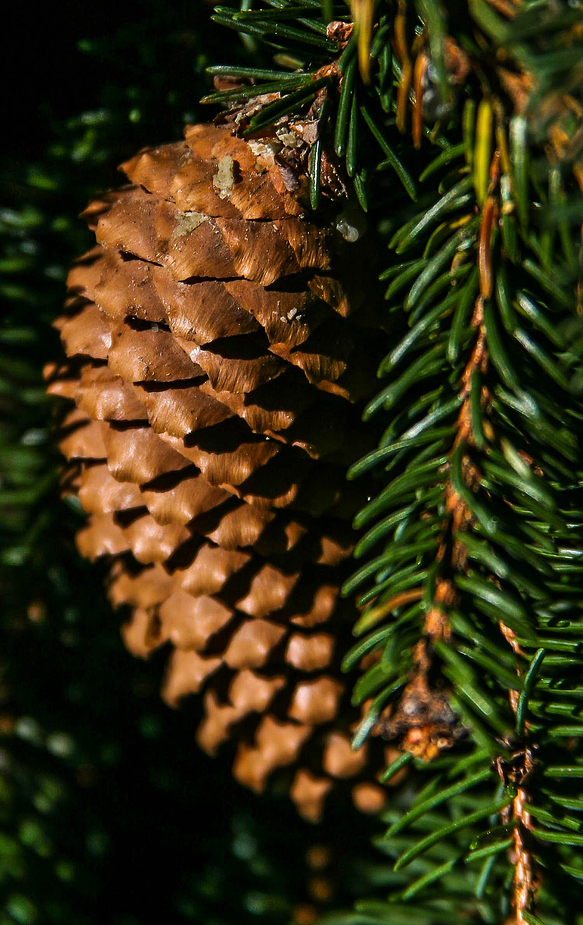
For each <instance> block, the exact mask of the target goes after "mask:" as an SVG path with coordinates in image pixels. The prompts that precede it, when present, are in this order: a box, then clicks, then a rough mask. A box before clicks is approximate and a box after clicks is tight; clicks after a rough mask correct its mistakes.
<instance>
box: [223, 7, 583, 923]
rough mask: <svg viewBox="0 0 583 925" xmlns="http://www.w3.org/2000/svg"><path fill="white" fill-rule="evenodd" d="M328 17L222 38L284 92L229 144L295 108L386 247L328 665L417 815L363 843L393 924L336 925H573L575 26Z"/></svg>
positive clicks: (240, 18) (369, 905)
mask: <svg viewBox="0 0 583 925" xmlns="http://www.w3.org/2000/svg"><path fill="white" fill-rule="evenodd" d="M318 6H319V4H318V3H317V2H315V0H314V2H313V3H308V2H307V0H306V2H305V3H302V4H301V5H299V6H298V5H297V4H294V5H292V3H291V2H290V3H285V2H283V0H277V2H276V0H273V2H270V3H268V4H266V5H265V6H263V5H262V6H261V8H254V9H253V10H249V11H247V9H246V8H244V9H243V11H242V12H234V11H232V10H230V11H229V10H228V9H226V8H218V9H217V12H216V19H217V21H220V22H222V23H223V24H225V25H229V26H230V27H231V28H235V29H238V30H241V31H244V32H245V33H246V34H248V35H251V36H256V37H259V36H260V37H261V38H262V39H263V40H264V41H265V42H267V43H269V44H272V45H276V47H277V48H278V49H279V58H280V60H282V58H283V56H282V52H285V54H286V55H290V54H291V55H292V56H293V58H292V61H290V66H292V64H293V66H295V67H296V68H298V67H301V68H302V73H303V76H302V73H300V74H298V75H297V76H295V75H296V73H297V72H296V71H294V74H293V75H291V76H290V77H286V76H284V75H283V74H282V73H281V72H274V73H271V74H267V73H265V74H264V73H259V72H258V73H257V74H256V75H255V76H256V77H257V78H260V79H261V81H265V82H263V83H262V82H260V81H259V80H258V81H257V83H256V84H255V86H256V87H257V88H258V89H257V90H256V91H255V92H257V93H259V92H261V93H263V94H267V93H271V92H277V93H278V94H279V97H280V98H278V99H277V100H276V101H275V102H267V97H265V98H264V99H263V100H261V97H260V98H259V99H260V100H261V102H262V104H263V105H261V106H260V107H259V108H257V109H256V110H255V111H254V112H253V114H252V117H251V119H250V121H249V123H248V128H247V131H248V132H249V133H252V132H253V131H254V130H256V129H258V128H260V127H262V126H265V124H266V123H267V122H268V121H269V120H272V121H274V120H276V119H278V118H281V116H282V115H283V114H284V113H285V112H286V111H289V112H291V113H295V115H296V118H297V113H298V107H300V111H301V107H302V106H303V107H307V106H311V109H310V111H309V115H310V116H311V117H312V118H317V119H318V120H319V137H320V142H319V145H315V146H314V149H313V155H312V165H311V167H312V177H313V178H314V179H313V183H314V184H316V183H317V179H316V178H318V177H319V176H320V167H319V166H318V161H317V159H318V157H321V151H322V150H325V149H326V145H327V144H328V145H330V143H331V139H332V138H333V144H334V149H335V152H336V155H337V156H338V157H341V158H344V160H345V163H346V171H347V173H348V175H349V177H351V178H352V180H353V184H354V190H355V193H356V196H357V197H358V200H359V202H360V204H361V205H362V207H363V208H365V209H368V211H369V215H370V220H371V221H372V222H375V223H376V224H377V227H378V232H379V234H380V235H381V236H386V237H387V238H388V242H387V243H388V249H389V254H388V259H387V264H386V268H385V269H384V271H383V272H382V275H381V279H384V280H385V281H386V283H387V289H386V295H385V297H386V303H387V308H386V311H387V316H388V317H389V318H390V319H391V321H392V331H391V335H390V349H389V352H388V354H387V356H386V358H385V360H384V361H383V362H382V363H381V366H380V368H379V376H380V377H381V378H382V379H383V380H384V384H383V388H382V389H381V391H380V392H379V394H378V396H377V398H375V400H374V401H373V402H371V403H370V405H369V407H368V409H367V412H366V417H367V418H372V417H373V416H374V417H375V418H376V419H377V420H378V419H379V418H380V419H382V421H383V424H384V427H385V430H384V435H383V437H382V439H381V442H380V445H379V448H378V449H377V450H376V451H374V452H373V453H371V454H369V455H368V456H367V457H366V458H365V459H363V460H361V461H360V462H359V463H358V464H357V465H355V466H353V468H352V470H351V472H350V474H349V475H350V477H352V478H358V477H359V476H360V475H361V474H363V473H364V472H373V473H375V474H376V477H377V479H378V483H379V491H378V494H377V495H376V496H375V497H373V498H371V500H370V502H369V503H368V504H367V506H366V507H365V508H364V509H363V510H362V511H361V513H360V515H359V516H358V517H357V519H356V524H355V525H356V527H357V528H360V529H363V530H364V531H365V532H364V535H363V536H362V538H361V539H360V542H359V543H358V546H357V549H356V558H357V560H358V565H359V567H358V569H357V571H356V572H355V574H354V575H353V577H352V579H351V580H350V581H348V582H347V584H346V587H345V593H346V594H347V595H348V594H353V593H356V594H357V599H358V603H359V605H360V606H361V608H362V616H361V618H360V620H359V621H358V624H357V625H356V627H355V633H356V635H357V636H358V637H359V638H358V642H357V644H356V645H355V646H354V648H353V650H352V651H351V652H349V653H348V654H347V656H346V659H345V666H346V668H353V667H354V666H357V665H359V664H361V663H362V662H363V659H364V663H365V664H366V666H367V667H366V670H365V671H364V673H363V675H362V677H361V678H360V680H359V682H358V683H357V685H356V688H355V692H354V700H355V702H356V703H363V704H366V705H368V712H367V716H366V718H365V720H364V721H363V723H362V724H361V727H360V729H359V731H358V732H357V734H356V736H355V744H359V743H361V742H362V741H363V740H364V739H365V737H366V736H367V735H369V734H370V733H371V731H376V732H377V734H378V732H381V733H384V734H385V735H387V736H389V737H391V738H394V737H399V738H400V739H401V741H402V742H403V746H404V749H405V751H404V752H403V755H402V756H401V758H399V759H398V760H397V762H396V763H395V765H394V766H393V767H391V768H389V769H388V770H387V772H386V778H387V779H388V778H390V776H391V775H392V774H393V773H394V772H395V771H396V770H398V769H400V768H401V767H403V766H404V765H405V764H407V763H409V764H411V765H412V767H413V768H414V769H416V772H417V773H416V774H415V776H414V777H413V779H414V780H415V781H417V780H418V787H419V791H418V792H417V793H416V795H415V797H414V798H413V799H412V803H411V805H410V806H409V807H408V809H407V811H406V812H404V813H403V812H397V811H396V810H391V812H390V813H389V814H388V815H387V818H386V821H387V822H388V823H389V829H388V831H387V833H386V836H384V837H383V838H382V839H381V840H380V842H379V846H380V847H381V850H383V851H384V852H385V853H386V854H388V856H389V857H391V858H392V859H394V861H395V872H394V877H393V883H392V891H391V895H390V897H389V903H388V904H384V903H381V902H379V901H377V900H373V901H370V902H366V901H363V902H361V903H360V904H359V905H358V906H357V912H356V913H355V914H354V915H352V914H351V915H348V916H344V917H340V918H338V917H335V916H333V917H332V918H331V921H333V922H338V923H339V922H346V923H349V922H350V923H360V922H362V923H365V922H371V923H372V922H379V923H380V922H389V921H390V922H392V923H394V922H400V921H403V922H405V921H407V922H420V923H421V922H423V923H427V925H429V923H435V922H440V921H446V920H447V919H448V918H450V917H451V915H452V910H453V911H454V915H456V916H459V915H460V914H463V915H464V916H465V917H466V918H467V919H468V920H470V921H485V922H492V923H494V922H502V921H506V920H507V919H508V920H510V919H509V918H508V917H509V916H510V917H511V919H512V921H516V922H523V921H527V922H531V923H536V922H539V921H542V920H544V921H545V922H546V923H551V922H557V923H558V922H562V921H567V920H571V918H573V916H574V915H575V912H576V910H577V908H578V902H577V896H578V890H579V882H580V880H581V877H582V874H583V864H582V862H581V859H580V855H579V853H578V852H577V847H578V846H581V845H582V844H583V834H582V833H583V818H582V817H581V810H582V809H583V804H582V803H581V800H580V796H579V780H580V775H582V774H583V770H582V769H583V763H582V757H581V749H580V744H579V740H580V736H581V731H582V727H581V720H580V698H581V694H582V691H583V688H582V687H581V684H580V673H581V652H580V646H581V642H580V636H581V596H580V595H581V591H580V589H581V555H582V545H581V476H580V457H581V446H580V440H581V437H580V434H581V423H580V422H581V414H582V411H583V404H582V402H581V393H582V386H583V379H582V371H583V369H582V362H581V346H582V343H583V341H582V333H583V331H582V327H581V320H580V303H579V302H578V297H579V289H578V287H579V284H580V268H581V260H580V221H581V216H582V208H581V206H582V199H581V160H580V156H581V155H580V151H581V115H582V112H583V110H582V108H581V104H582V102H583V100H582V96H581V92H582V89H583V84H582V78H583V72H582V71H581V67H580V60H581V52H582V47H581V44H582V38H583V32H582V28H583V17H582V14H581V11H580V9H579V8H578V6H574V7H571V8H570V7H567V6H563V5H558V4H550V3H548V4H545V3H540V2H537V3H523V4H519V5H517V6H514V5H512V4H506V3H504V2H497V3H492V4H489V3H486V2H482V0H474V2H472V3H470V4H468V5H467V6H466V5H465V4H454V3H451V4H450V3H445V2H443V3H436V2H419V3H417V4H414V3H411V2H408V3H405V2H401V3H398V4H387V5H384V4H377V5H373V4H372V3H370V4H368V3H366V2H365V0H361V2H356V0H355V2H354V3H352V4H351V9H348V8H346V7H344V8H340V7H338V6H337V7H335V8H334V9H331V8H330V7H325V8H324V9H323V10H322V15H323V19H324V21H327V20H330V19H334V20H335V21H336V22H335V24H334V27H331V28H329V29H328V30H326V31H324V28H323V24H322V18H321V15H320V10H319V9H318ZM274 8H275V10H277V11H279V15H277V14H276V13H275V12H274ZM307 13H310V14H311V15H310V16H308V15H307ZM351 13H352V15H353V17H354V20H355V22H356V23H357V28H356V29H354V30H353V31H352V32H351V33H350V34H349V37H348V40H347V42H346V43H340V44H338V43H337V51H336V53H335V52H334V50H333V49H331V48H330V44H329V42H330V39H333V38H334V36H338V35H339V34H341V30H340V29H339V24H338V22H337V21H338V20H340V21H342V22H349V21H350V19H351ZM371 20H372V23H373V25H371ZM217 70H218V69H217ZM220 73H222V74H227V73H229V74H234V73H239V74H240V76H243V74H242V72H236V71H235V72H233V71H232V70H231V71H229V70H228V69H222V70H221V71H220ZM288 80H289V81H290V83H289V84H288V83H287V81H288ZM252 92H253V88H252V87H248V88H246V90H245V96H249V95H250V94H251V93H252ZM235 95H236V91H235V90H233V91H232V92H231V93H229V94H228V96H229V98H230V99H232V98H233V97H235ZM218 98H219V96H218V95H214V96H213V97H211V98H210V99H212V100H217V99H218ZM304 112H305V109H304ZM381 158H382V159H381ZM385 171H389V174H388V176H387V174H385ZM404 193H406V194H408V196H405V195H404ZM312 204H313V206H314V207H315V206H316V205H317V197H316V196H313V197H312ZM365 657H366V658H365ZM431 758H435V760H434V761H430V760H429V759H431ZM414 773H415V772H414ZM408 901H413V902H414V903H415V911H412V909H411V908H410V907H408V906H406V905H405V904H406V903H407V902H408Z"/></svg>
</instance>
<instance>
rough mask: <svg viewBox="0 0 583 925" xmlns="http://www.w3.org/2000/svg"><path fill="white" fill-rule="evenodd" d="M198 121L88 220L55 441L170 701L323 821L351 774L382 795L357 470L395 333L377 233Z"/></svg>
mask: <svg viewBox="0 0 583 925" xmlns="http://www.w3.org/2000/svg"><path fill="white" fill-rule="evenodd" d="M185 134H186V141H185V142H179V143H177V144H170V145H165V146H162V147H158V148H152V149H147V150H144V151H142V152H141V153H140V154H138V155H137V157H135V158H133V159H132V160H130V161H129V162H128V163H126V164H124V165H123V168H122V169H123V170H124V172H125V173H126V175H127V177H128V179H129V181H130V185H128V186H126V187H124V188H122V189H120V190H118V191H116V192H112V193H108V194H107V195H105V196H103V197H102V198H101V199H99V200H98V201H96V202H94V203H93V204H92V205H91V206H90V207H89V208H88V209H87V210H86V212H85V213H84V214H85V217H86V218H87V220H88V222H89V225H90V226H91V227H92V228H94V229H95V235H96V239H97V246H96V247H94V248H93V249H92V250H91V251H89V253H88V254H86V255H85V256H84V257H83V258H81V259H80V260H79V261H78V262H77V263H76V265H75V266H74V267H73V269H72V270H71V273H70V276H69V291H70V296H69V300H68V302H67V305H66V312H65V314H64V315H63V316H62V317H61V318H60V319H58V321H57V322H56V326H57V327H58V328H59V330H60V333H61V337H62V340H63V343H64V345H65V349H66V353H67V357H68V360H67V362H66V363H65V364H63V365H62V366H60V367H57V366H56V365H53V366H52V367H51V369H50V370H49V371H48V376H49V380H50V381H49V391H50V392H51V393H53V394H58V395H61V396H64V397H66V398H69V399H72V400H73V401H74V403H75V408H74V409H73V410H70V411H69V412H68V414H67V416H66V417H65V419H64V421H63V423H62V427H61V430H60V447H61V449H62V451H63V453H64V455H65V456H66V457H67V459H68V460H69V465H68V468H67V470H66V473H65V489H66V490H67V491H69V492H76V493H77V495H78V497H79V500H80V502H81V504H82V506H83V507H84V509H85V510H86V511H87V512H88V514H89V515H90V517H89V521H88V524H87V526H86V527H85V528H84V529H82V530H81V532H80V533H79V534H78V538H77V542H78V547H79V550H80V551H81V553H82V554H83V555H84V556H87V557H89V558H91V559H95V558H97V557H100V556H105V557H107V558H108V560H109V561H110V563H111V567H110V572H109V579H108V593H109V597H110V599H111V601H112V603H113V605H114V606H115V607H120V606H122V605H129V608H131V616H130V618H129V621H128V622H127V623H126V625H125V627H124V638H125V642H126V644H127V646H128V648H129V649H130V650H131V651H132V652H134V653H136V654H138V655H141V656H147V655H149V653H150V652H151V651H152V650H153V649H155V648H157V647H159V646H162V645H164V644H167V643H168V644H170V645H171V646H172V647H173V652H172V655H171V657H170V660H169V665H168V671H167V676H166V681H165V685H164V691H163V694H164V696H165V698H166V700H167V701H168V702H169V703H170V704H177V703H178V702H179V701H180V700H181V698H183V697H185V696H186V695H187V694H191V693H193V692H196V691H199V690H201V689H203V688H204V689H205V693H204V709H205V717H204V720H203V722H202V724H201V726H200V728H199V730H198V734H197V735H198V741H199V743H200V745H201V746H202V747H203V748H204V749H205V750H206V751H207V752H211V753H212V752H215V751H216V749H217V748H218V747H219V746H220V745H221V743H222V742H224V741H225V740H227V739H229V738H231V737H236V740H237V741H238V743H239V744H238V748H237V753H236V757H235V763H234V773H235V775H236V777H237V778H238V779H239V780H240V781H242V782H243V783H245V784H247V785H248V786H250V787H252V788H254V789H255V790H256V791H260V790H262V789H263V788H264V787H265V785H266V783H267V781H268V780H269V779H270V778H271V777H272V775H274V773H275V772H276V771H277V772H279V773H281V769H288V779H291V796H292V798H293V799H294V800H295V802H296V804H297V805H298V808H299V809H300V811H301V812H302V813H303V814H304V815H305V816H307V817H308V818H312V819H316V818H318V817H319V816H320V814H321V811H322V806H323V801H324V798H325V796H326V794H327V793H328V792H329V791H330V789H331V788H332V787H333V785H334V784H335V783H338V782H342V781H349V782H350V786H351V788H352V789H353V795H354V798H355V800H356V802H357V803H358V804H359V805H360V807H361V808H363V809H369V810H376V809H378V808H380V806H381V805H382V802H383V800H384V791H383V789H382V788H380V787H379V785H378V784H376V783H373V782H372V781H373V780H374V775H375V773H376V771H377V770H378V768H379V767H380V766H381V763H382V752H381V750H380V749H378V752H379V753H378V755H377V756H376V758H375V757H373V756H371V755H369V754H368V753H369V752H370V747H369V746H364V747H363V748H361V749H359V750H358V751H357V752H353V751H351V748H350V736H351V730H352V729H353V728H354V724H355V722H356V721H357V720H358V716H357V714H356V712H355V710H354V709H353V708H351V707H350V704H349V694H350V686H351V685H350V680H348V681H347V680H346V678H345V677H344V676H343V675H342V673H341V672H340V668H339V658H340V656H341V655H342V653H343V651H345V649H346V647H347V644H348V642H347V640H348V639H349V637H350V628H351V625H352V622H353V619H354V613H353V612H352V605H351V604H349V603H347V602H343V601H341V600H340V599H339V587H340V585H341V583H342V581H343V580H344V578H345V577H346V574H347V571H349V570H350V563H349V561H348V560H347V557H348V556H349V554H350V552H351V549H352V544H353V535H352V532H351V527H350V522H351V519H352V517H353V515H354V513H355V512H356V510H357V509H358V508H359V506H361V505H362V503H363V500H364V499H363V493H365V492H366V486H363V485H362V484H361V483H358V484H357V485H356V486H355V485H353V484H351V483H347V482H346V481H345V473H346V467H347V465H349V464H350V463H351V462H353V461H354V460H355V459H357V458H358V457H360V456H361V455H362V454H363V453H364V452H366V451H367V450H368V449H371V448H372V447H373V446H375V445H376V440H377V434H376V433H373V432H370V433H367V432H365V431H364V430H363V427H362V425H361V423H360V420H361V413H362V405H363V402H364V401H365V400H366V399H367V398H368V397H369V396H370V395H371V394H373V393H374V391H375V376H374V371H375V369H376V366H377V357H378V347H379V344H378V340H379V337H378V330H376V329H375V324H376V319H375V317H374V299H371V297H370V282H369V281H368V279H369V277H370V275H371V272H370V269H369V267H370V264H369V261H368V257H367V243H366V240H365V241H360V242H359V243H357V244H354V243H350V244H349V243H347V242H346V241H345V240H344V239H343V238H342V236H341V235H340V233H339V232H338V231H337V230H336V228H335V227H334V226H333V225H332V224H331V223H330V221H329V220H328V221H327V222H326V223H323V224H318V223H317V222H316V221H315V220H314V218H313V217H312V215H310V217H309V218H306V215H305V214H304V207H303V205H302V194H303V192H304V181H303V180H302V179H301V178H299V179H297V178H294V180H293V182H291V181H290V175H289V169H287V168H286V169H285V170H280V168H279V166H278V161H277V147H276V146H274V145H273V144H267V143H263V142H261V143H255V142H246V141H243V140H241V139H240V138H237V137H235V136H234V135H232V134H231V130H230V129H229V128H227V127H215V126H213V125H197V126H193V127H190V128H187V130H186V133H185ZM286 183H287V186H286ZM288 186H291V187H296V188H295V189H292V190H290V189H288ZM342 221H344V220H342ZM339 226H340V227H342V223H341V222H340V223H339ZM365 280H366V285H365ZM380 346H381V349H382V344H381V345H380ZM292 778H293V779H292Z"/></svg>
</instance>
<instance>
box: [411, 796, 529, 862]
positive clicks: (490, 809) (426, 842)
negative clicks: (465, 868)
mask: <svg viewBox="0 0 583 925" xmlns="http://www.w3.org/2000/svg"><path fill="white" fill-rule="evenodd" d="M515 796H516V791H515V789H514V788H512V787H509V788H507V790H506V792H505V793H504V796H503V797H502V798H501V799H499V800H495V801H494V802H493V803H489V804H488V806H487V807H486V808H482V809H478V810H476V811H475V812H473V813H469V815H467V816H463V817H462V818H461V819H456V821H455V822H451V823H449V824H448V825H444V826H442V827H441V828H439V829H437V831H435V832H432V833H431V834H430V835H427V836H426V837H425V838H423V839H421V841H419V842H417V844H416V845H414V846H413V847H412V848H409V849H408V850H407V851H405V852H404V853H403V854H402V855H401V856H400V857H399V858H398V860H397V861H396V863H395V870H401V868H402V867H406V866H407V865H408V864H410V863H411V861H413V860H414V858H416V857H418V856H419V855H420V854H423V853H424V852H425V851H427V850H428V848H431V847H432V846H433V845H435V844H436V843H437V842H440V841H444V840H445V839H446V838H449V836H450V835H457V834H458V833H460V832H463V831H464V830H465V829H467V828H469V827H470V826H473V825H474V824H475V823H476V822H480V821H481V820H482V819H487V818H488V816H493V815H494V814H495V813H499V812H500V810H502V809H505V807H506V806H508V805H509V804H510V803H511V802H512V800H513V799H514V797H515Z"/></svg>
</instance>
